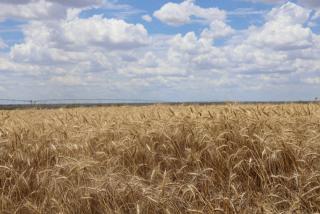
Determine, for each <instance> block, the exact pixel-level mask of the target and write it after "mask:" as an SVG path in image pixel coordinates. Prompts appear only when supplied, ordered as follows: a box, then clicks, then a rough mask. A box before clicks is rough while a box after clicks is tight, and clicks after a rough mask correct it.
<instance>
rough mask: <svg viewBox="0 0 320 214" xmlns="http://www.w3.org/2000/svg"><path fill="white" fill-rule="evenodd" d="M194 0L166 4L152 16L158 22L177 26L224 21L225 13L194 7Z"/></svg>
mask: <svg viewBox="0 0 320 214" xmlns="http://www.w3.org/2000/svg"><path fill="white" fill-rule="evenodd" d="M194 2H195V0H185V1H183V2H182V3H180V4H177V3H172V2H169V3H166V4H165V5H163V6H162V7H161V8H160V9H159V10H157V11H155V12H154V13H153V15H154V16H155V17H156V18H157V19H159V20H160V21H162V22H164V23H166V24H169V25H173V26H177V25H182V24H188V23H190V22H191V21H200V22H201V21H202V22H207V23H210V22H212V21H215V20H225V18H226V13H225V12H224V11H223V10H220V9H218V8H201V7H199V6H197V5H195V3H194Z"/></svg>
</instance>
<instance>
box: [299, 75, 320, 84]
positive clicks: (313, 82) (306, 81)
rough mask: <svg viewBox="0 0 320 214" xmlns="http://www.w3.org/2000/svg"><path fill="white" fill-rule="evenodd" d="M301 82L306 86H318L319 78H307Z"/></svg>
mask: <svg viewBox="0 0 320 214" xmlns="http://www.w3.org/2000/svg"><path fill="white" fill-rule="evenodd" d="M303 81H304V82H305V83H308V84H315V85H320V77H314V78H307V79H304V80H303Z"/></svg>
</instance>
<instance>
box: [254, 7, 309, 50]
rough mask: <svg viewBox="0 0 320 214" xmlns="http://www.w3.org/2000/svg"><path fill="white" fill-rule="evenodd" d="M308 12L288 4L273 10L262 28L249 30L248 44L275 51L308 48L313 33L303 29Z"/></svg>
mask: <svg viewBox="0 0 320 214" xmlns="http://www.w3.org/2000/svg"><path fill="white" fill-rule="evenodd" d="M310 12H311V11H310V10H308V9H305V8H303V7H301V6H298V5H296V4H294V3H290V2H288V3H286V4H284V5H282V6H281V7H279V8H274V9H272V10H271V12H269V13H268V15H267V22H266V23H265V24H264V25H263V27H260V28H256V29H252V30H251V32H250V36H249V38H248V42H250V43H253V44H255V45H257V46H259V47H262V48H263V47H272V48H274V49H277V50H285V49H300V48H302V49H304V48H307V47H310V46H312V44H313V41H312V40H313V33H312V31H311V29H310V28H306V27H304V23H306V21H307V20H308V18H309V15H310Z"/></svg>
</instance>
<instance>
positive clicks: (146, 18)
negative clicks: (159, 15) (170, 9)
mask: <svg viewBox="0 0 320 214" xmlns="http://www.w3.org/2000/svg"><path fill="white" fill-rule="evenodd" d="M141 18H142V19H143V20H144V21H146V22H152V17H151V16H150V15H148V14H146V15H143V16H142V17H141Z"/></svg>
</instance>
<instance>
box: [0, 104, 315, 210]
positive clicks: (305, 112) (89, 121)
mask: <svg viewBox="0 0 320 214" xmlns="http://www.w3.org/2000/svg"><path fill="white" fill-rule="evenodd" d="M319 212H320V105H317V104H301V105H300V104H287V105H271V104H270V105H267V104H265V105H240V104H230V105H222V106H214V105H212V106H210V105H207V106H200V105H190V106H188V105H181V106H168V105H152V106H140V107H133V106H123V107H95V108H73V109H51V110H50V109H47V110H45V109H43V110H39V109H28V110H11V111H5V110H2V111H0V213H3V214H6V213H8V214H11V213H23V214H29V213H30V214H31V213H49V214H50V213H95V214H96V213H137V214H142V213H160V214H161V213H166V214H170V213H171V214H174V213H319Z"/></svg>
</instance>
